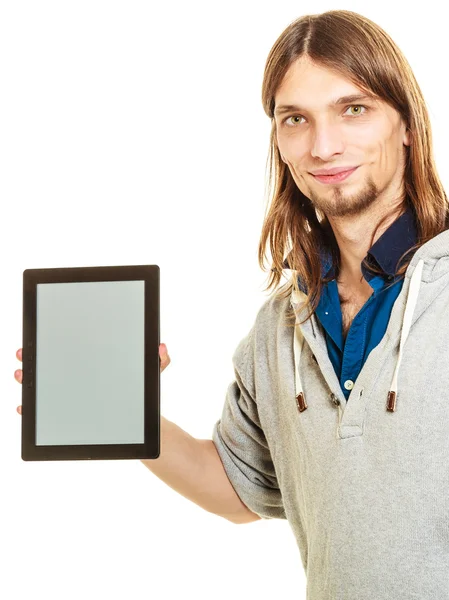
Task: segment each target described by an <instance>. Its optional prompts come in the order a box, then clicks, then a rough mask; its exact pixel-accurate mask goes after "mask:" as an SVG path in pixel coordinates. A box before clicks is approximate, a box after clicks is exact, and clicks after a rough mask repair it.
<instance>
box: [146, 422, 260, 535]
mask: <svg viewBox="0 0 449 600" xmlns="http://www.w3.org/2000/svg"><path fill="white" fill-rule="evenodd" d="M141 462H142V463H143V464H144V465H145V466H146V467H147V468H148V469H149V470H150V471H151V472H152V473H154V474H155V475H156V476H157V477H159V479H161V480H162V481H164V483H166V484H167V485H168V486H169V487H171V488H172V489H173V490H175V491H176V492H178V493H179V494H181V495H182V496H184V497H185V498H187V499H188V500H191V501H192V502H194V503H195V504H197V505H198V506H200V507H201V508H203V509H204V510H207V511H208V512H210V513H213V514H216V515H218V516H220V517H223V518H225V519H227V520H228V521H231V522H232V523H236V524H238V523H250V522H252V521H257V520H259V519H260V517H259V516H258V515H256V514H255V513H253V512H252V511H251V510H249V508H247V507H246V506H245V504H243V502H242V501H241V500H240V498H239V497H238V495H237V493H236V492H235V490H234V488H233V487H232V485H231V482H230V481H229V479H228V476H227V475H226V472H225V470H224V467H223V463H222V462H221V459H220V457H219V455H218V452H217V449H216V447H215V444H214V442H213V441H212V440H198V439H196V438H194V437H192V436H191V435H189V434H188V433H187V432H185V431H183V430H182V429H181V428H180V427H178V426H177V425H176V424H175V423H172V422H171V421H169V420H167V419H165V418H164V417H161V453H160V455H159V457H158V458H156V459H151V460H142V461H141Z"/></svg>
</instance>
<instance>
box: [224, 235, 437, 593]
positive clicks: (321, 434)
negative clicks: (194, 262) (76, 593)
mask: <svg viewBox="0 0 449 600" xmlns="http://www.w3.org/2000/svg"><path fill="white" fill-rule="evenodd" d="M303 301H304V296H302V297H301V296H300V297H297V296H295V295H294V294H293V293H292V295H291V296H290V297H289V298H286V299H281V298H279V297H278V296H276V295H273V296H272V297H271V298H269V299H268V300H267V301H266V302H265V303H264V304H263V305H262V306H261V308H260V309H259V311H258V313H257V317H256V320H255V323H254V325H253V327H252V328H251V330H250V331H249V333H248V334H247V336H246V337H245V338H243V339H242V340H241V342H240V343H239V345H238V347H237V349H236V351H235V353H234V356H233V365H234V370H235V380H234V381H233V382H232V383H231V384H230V385H229V388H228V390H227V395H226V400H225V404H224V408H223V413H222V416H221V419H220V420H219V421H218V422H217V423H216V424H215V426H214V429H213V435H212V439H213V441H214V443H215V446H216V448H217V451H218V453H219V456H220V458H221V460H222V462H223V465H224V468H225V470H226V473H227V475H228V477H229V479H230V481H231V483H232V485H233V487H234V489H235V490H236V492H237V494H238V495H239V497H240V498H241V500H242V501H243V502H244V504H245V505H247V506H248V507H249V508H250V509H251V510H252V511H253V512H255V513H256V514H258V515H259V516H260V517H262V518H265V519H270V518H280V519H287V520H288V522H289V524H290V526H291V528H292V531H293V533H294V535H295V538H296V541H297V544H298V548H299V552H300V556H301V560H302V564H303V567H304V570H305V574H306V577H307V600H374V599H375V600H414V599H416V600H418V599H419V600H427V599H428V600H445V599H449V231H444V232H443V233H440V234H439V235H437V236H436V237H434V238H433V239H431V240H430V241H428V242H427V243H426V244H424V245H423V246H421V248H419V249H418V250H417V251H416V252H415V254H414V255H413V258H412V260H411V262H410V264H409V266H408V268H407V271H406V275H405V280H404V284H403V287H402V290H401V293H400V294H399V296H398V298H397V300H396V302H395V304H394V306H393V309H392V312H391V316H390V321H389V323H388V326H387V330H386V332H385V335H384V337H383V338H382V340H381V342H380V343H379V344H378V346H376V347H375V348H374V349H373V350H372V351H371V352H370V354H369V356H368V357H367V359H366V362H365V364H364V365H363V368H362V370H361V372H360V374H359V377H358V378H357V380H356V381H355V383H354V387H353V388H352V390H351V393H350V396H349V399H348V401H347V402H346V399H345V397H344V395H343V392H342V390H341V387H340V384H339V381H338V378H337V376H336V374H335V371H334V368H333V366H332V363H331V361H330V359H329V356H328V353H327V347H326V340H325V337H324V332H323V328H322V326H321V325H320V323H319V321H318V320H317V318H316V316H315V315H313V316H312V317H311V319H309V320H308V321H306V322H305V323H304V324H303V325H298V324H297V325H296V327H295V328H293V327H292V326H291V325H290V326H289V325H288V324H285V323H284V321H285V317H286V310H287V308H288V305H289V302H291V303H292V304H294V305H300V304H301V303H302V302H303ZM306 314H307V312H305V311H302V312H301V313H300V318H299V319H298V320H302V319H304V318H305V317H306ZM293 596H294V590H292V597H293Z"/></svg>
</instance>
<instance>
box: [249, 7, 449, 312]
mask: <svg viewBox="0 0 449 600" xmlns="http://www.w3.org/2000/svg"><path fill="white" fill-rule="evenodd" d="M300 57H308V58H309V59H311V60H312V61H313V62H314V63H316V64H319V65H320V66H322V67H326V68H328V69H331V70H333V71H334V72H338V73H339V74H341V75H342V76H344V77H345V78H347V79H349V80H350V81H351V82H353V83H355V85H357V86H358V87H359V88H361V89H362V90H363V91H368V93H371V94H374V95H375V96H377V97H378V98H380V99H382V100H384V101H385V102H387V103H388V104H389V105H390V106H392V107H393V108H395V109H396V110H397V111H398V112H399V114H400V116H401V117H402V119H403V120H404V122H405V123H406V126H407V129H408V130H409V135H410V145H409V146H406V160H405V168H404V177H403V184H404V188H405V189H404V204H403V207H405V206H406V204H408V206H409V207H410V208H411V209H412V212H413V216H414V220H415V224H416V228H417V233H418V242H417V244H416V245H415V246H413V248H410V249H409V250H407V252H405V253H404V254H403V255H402V256H401V258H400V259H399V261H398V264H397V265H396V272H395V275H396V277H399V278H401V277H402V278H403V277H405V271H406V269H407V267H408V264H409V263H410V260H411V258H412V256H413V253H414V251H416V250H417V249H418V248H419V247H420V246H421V245H423V244H424V243H425V242H427V241H428V240H430V239H432V238H433V237H435V236H436V235H437V234H439V233H441V232H442V231H444V230H446V229H448V228H449V209H448V200H447V196H446V193H445V191H444V189H443V186H442V183H441V181H440V178H439V176H438V173H437V169H436V165H435V161H434V157H433V144H432V132H431V126H430V119H429V115H428V111H427V108H426V105H425V100H424V97H423V94H422V92H421V90H420V87H419V85H418V83H417V81H416V79H415V76H414V74H413V72H412V69H411V67H410V65H409V63H408V62H407V60H406V58H405V57H404V55H403V54H402V52H401V50H400V49H399V48H398V47H397V46H396V44H395V43H394V42H393V40H392V39H391V38H390V36H389V35H388V34H387V33H386V32H385V31H384V30H383V29H381V28H380V27H379V26H378V25H376V24H375V23H373V22H372V21H370V20H369V19H367V18H366V17H364V16H362V15H359V14H357V13H355V12H352V11H347V10H331V11H328V12H325V13H322V14H317V15H306V16H303V17H300V18H299V19H297V20H295V21H293V22H292V23H291V24H290V25H289V26H288V27H287V28H286V29H285V30H284V31H283V33H282V34H281V35H280V36H279V38H278V39H277V40H276V42H275V44H274V46H273V47H272V49H271V50H270V53H269V55H268V58H267V61H266V65H265V71H264V77H263V84H262V104H263V108H264V111H265V113H266V114H267V115H268V116H269V117H270V119H271V136H270V150H269V154H268V161H267V162H268V163H269V178H268V184H267V188H266V190H267V194H268V204H267V208H266V212H265V217H264V223H263V226H262V233H261V238H260V242H259V250H258V257H259V265H260V267H261V268H262V270H265V271H266V270H267V269H265V268H264V265H265V261H264V259H265V258H266V254H265V252H266V247H267V245H268V243H269V246H270V252H271V257H272V263H271V265H270V275H269V281H268V285H267V287H266V288H265V290H269V289H271V288H272V287H273V286H274V288H275V292H277V295H278V296H281V297H282V298H286V297H287V296H288V295H290V294H291V292H292V289H293V288H294V290H295V291H296V292H297V293H298V294H300V296H299V297H304V295H303V294H302V292H300V290H299V286H298V277H300V278H301V279H302V281H303V282H304V284H305V286H306V289H307V293H306V295H305V303H303V304H302V305H301V310H303V309H304V307H305V308H306V309H308V310H309V314H308V315H307V317H306V318H305V319H304V320H303V321H301V323H304V322H305V321H307V319H309V318H310V317H311V316H312V314H313V313H314V311H315V310H316V308H317V306H318V303H319V299H320V296H321V292H322V288H323V286H324V284H325V283H327V282H328V281H329V279H326V278H322V276H321V259H320V250H321V249H323V248H324V249H325V250H326V251H328V252H329V253H330V255H331V256H332V259H333V265H334V275H335V277H338V275H339V273H340V252H339V248H338V244H337V242H336V239H335V236H334V234H333V231H332V228H331V226H330V223H329V221H328V219H327V217H326V216H325V215H324V214H322V212H321V211H319V210H318V209H315V207H314V206H313V205H312V203H311V202H310V200H309V198H307V197H306V196H305V195H304V194H303V193H302V192H301V191H300V190H299V189H298V187H297V186H296V183H295V181H294V179H293V177H292V175H291V173H290V170H289V168H288V165H287V164H285V163H284V162H283V160H282V158H281V155H280V151H279V148H278V146H277V136H276V121H275V118H274V109H275V94H276V92H277V90H278V88H279V86H280V85H281V83H282V80H283V78H284V76H285V74H286V72H287V70H288V69H289V67H290V65H291V64H292V63H293V62H294V61H296V60H297V59H298V58H300ZM403 210H405V208H404V209H403ZM386 217H388V215H386ZM380 225H381V223H379V224H378V226H377V228H376V231H375V232H374V233H373V236H372V239H371V245H372V244H373V241H374V238H375V235H376V232H377V230H378V228H379V227H380ZM370 247H371V246H370ZM286 254H287V255H288V266H289V268H290V269H291V270H292V273H293V277H292V278H291V280H290V281H289V282H287V284H286V285H284V286H283V287H281V288H280V290H279V291H277V289H278V285H279V282H280V279H281V277H282V270H283V265H284V260H285V259H286ZM403 259H404V260H403ZM363 263H364V264H365V265H366V266H367V268H369V269H370V270H371V271H372V272H374V273H382V271H381V270H379V269H377V267H376V266H375V265H373V264H372V262H367V261H366V259H364V261H363ZM290 309H292V307H289V309H288V311H287V315H288V316H289V315H293V318H295V314H294V313H295V311H294V310H293V313H292V312H290Z"/></svg>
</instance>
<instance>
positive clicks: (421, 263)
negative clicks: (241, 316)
mask: <svg viewBox="0 0 449 600" xmlns="http://www.w3.org/2000/svg"><path fill="white" fill-rule="evenodd" d="M323 258H325V257H323ZM283 266H284V269H283V275H284V276H285V277H286V278H287V279H290V278H291V274H292V271H291V269H289V268H288V259H286V260H285V261H284V265H283ZM328 267H329V264H328V263H326V260H324V261H323V269H322V273H325V272H326V271H327V269H328ZM448 269H449V231H443V232H442V233H440V234H439V235H437V236H435V237H434V238H432V239H431V240H429V241H428V242H426V243H425V244H423V245H422V246H421V247H420V248H418V250H416V251H415V254H414V255H413V257H412V259H411V261H410V263H409V265H408V267H407V270H406V272H405V278H404V284H403V288H402V290H401V292H400V294H399V296H398V298H397V300H396V303H398V302H399V303H402V304H403V305H404V309H403V312H402V317H401V325H400V329H401V331H400V342H399V353H398V355H397V358H396V365H395V370H394V374H393V378H392V381H391V384H390V389H389V391H388V395H387V398H386V410H387V411H389V412H394V411H395V410H396V400H397V397H398V395H399V390H398V372H399V369H400V367H401V361H402V356H403V349H404V346H405V344H406V342H407V337H408V335H409V331H410V328H411V327H412V326H413V324H414V322H415V321H416V320H417V319H418V317H419V316H420V315H421V314H422V313H423V312H424V310H425V309H426V308H427V307H428V306H429V305H430V303H431V302H432V301H433V299H434V298H435V297H436V295H437V294H438V293H439V288H438V286H432V283H434V282H436V281H437V280H438V279H439V278H440V277H441V276H442V275H444V274H445V273H447V271H448ZM298 283H300V282H298ZM300 289H304V288H303V286H300ZM306 298H307V297H306V294H305V292H304V291H302V292H300V294H299V295H298V294H297V293H296V292H295V290H294V289H293V290H292V293H291V296H290V303H291V305H292V307H293V308H294V309H295V310H298V309H300V307H301V305H304V304H305V302H306ZM306 314H307V311H305V310H299V311H298V314H297V315H296V324H295V332H294V335H293V344H294V347H293V351H294V360H295V390H296V392H295V393H296V403H297V406H298V410H299V412H303V411H304V410H306V409H307V402H306V398H305V395H304V391H303V388H302V383H301V377H300V373H299V364H300V358H301V351H302V348H303V344H304V341H305V338H304V336H303V334H302V332H301V326H300V325H299V323H300V321H301V320H303V319H304V318H305V317H306ZM314 335H315V334H314ZM334 402H335V403H337V404H338V403H340V401H339V400H338V399H337V398H335V397H334Z"/></svg>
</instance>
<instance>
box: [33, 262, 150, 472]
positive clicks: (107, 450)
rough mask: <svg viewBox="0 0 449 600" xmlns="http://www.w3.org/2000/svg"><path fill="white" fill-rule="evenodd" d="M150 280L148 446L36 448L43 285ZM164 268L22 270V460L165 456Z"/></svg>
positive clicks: (147, 284)
mask: <svg viewBox="0 0 449 600" xmlns="http://www.w3.org/2000/svg"><path fill="white" fill-rule="evenodd" d="M132 280H139V281H142V280H143V281H145V286H144V288H145V357H144V363H145V367H144V370H145V387H144V390H145V401H144V404H145V407H144V430H145V441H144V443H143V444H114V445H109V444H93V445H69V446H64V445H61V446H36V353H35V348H36V333H37V332H36V307H37V284H38V283H70V282H95V281H132ZM159 345H160V269H159V266H158V265H131V266H116V267H115V266H105V267H67V268H54V269H53V268H50V269H25V270H24V271H23V340H22V363H23V365H22V368H23V383H22V459H23V460H25V461H36V460H38V461H44V460H91V459H93V460H108V459H109V460H121V459H154V458H158V457H159V453H160V358H159Z"/></svg>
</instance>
